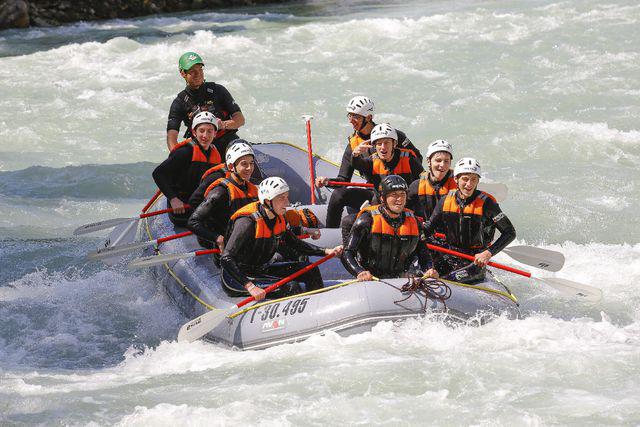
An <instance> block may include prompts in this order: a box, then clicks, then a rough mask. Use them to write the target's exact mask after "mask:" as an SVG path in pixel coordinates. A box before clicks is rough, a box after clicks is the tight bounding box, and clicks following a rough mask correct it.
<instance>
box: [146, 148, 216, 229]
mask: <svg viewBox="0 0 640 427" xmlns="http://www.w3.org/2000/svg"><path fill="white" fill-rule="evenodd" d="M194 150H198V152H194ZM196 157H201V158H200V159H195V158H196ZM214 159H217V161H219V160H220V155H219V153H216V148H215V147H214V146H213V145H211V146H210V147H209V148H208V149H207V150H203V149H202V147H201V146H200V145H199V144H198V143H196V142H191V143H184V144H181V145H178V146H176V148H174V149H173V150H172V151H171V153H169V157H167V158H166V159H165V160H164V161H163V162H162V163H160V164H159V165H158V166H157V167H156V168H155V169H154V170H153V180H154V181H155V182H156V185H157V186H158V188H159V189H160V191H162V194H164V195H165V197H166V198H167V204H169V203H168V202H169V201H170V200H171V199H173V198H174V197H177V198H178V199H180V200H181V201H182V202H183V203H188V200H189V198H190V197H191V194H192V193H193V191H194V190H195V189H196V188H197V187H198V184H199V183H200V177H201V176H202V174H203V173H204V172H205V171H206V170H208V169H209V168H210V167H212V166H213V165H214V164H216V160H214ZM190 214H191V211H190V210H188V211H187V212H185V213H184V214H182V215H176V214H173V213H169V218H170V219H171V221H173V223H174V224H176V225H180V226H184V225H186V221H187V219H188V218H189V215H190Z"/></svg>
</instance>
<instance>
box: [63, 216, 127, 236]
mask: <svg viewBox="0 0 640 427" xmlns="http://www.w3.org/2000/svg"><path fill="white" fill-rule="evenodd" d="M136 219H137V218H113V219H107V220H104V221H99V222H92V223H91V224H85V225H81V226H80V227H78V228H76V229H75V230H73V235H74V236H78V235H80V234H87V233H93V232H94V231H99V230H106V229H107V228H112V227H115V226H116V225H120V224H124V223H125V222H127V221H135V220H136Z"/></svg>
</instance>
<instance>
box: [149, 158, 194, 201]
mask: <svg viewBox="0 0 640 427" xmlns="http://www.w3.org/2000/svg"><path fill="white" fill-rule="evenodd" d="M190 161H191V151H190V150H188V149H185V150H183V149H178V150H176V151H173V152H171V153H170V154H169V157H167V158H166V159H165V161H164V162H162V163H160V164H159V165H158V166H157V167H156V168H155V169H154V170H153V180H154V181H155V182H156V185H157V186H158V188H159V189H160V191H162V194H164V195H165V196H166V198H167V200H171V199H173V198H174V197H177V196H178V195H177V194H176V192H175V182H176V177H177V176H178V175H179V174H180V172H181V171H185V170H187V168H188V167H189V162H190Z"/></svg>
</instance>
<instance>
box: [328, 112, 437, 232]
mask: <svg viewBox="0 0 640 427" xmlns="http://www.w3.org/2000/svg"><path fill="white" fill-rule="evenodd" d="M364 147H365V144H364V143H363V144H361V145H360V146H358V147H357V148H356V149H355V150H353V153H352V155H351V164H352V165H353V166H354V167H355V168H356V169H358V170H359V171H361V172H362V173H363V174H364V175H365V176H366V177H367V181H368V182H370V183H372V184H373V188H378V187H379V186H380V183H381V182H382V179H383V178H384V177H385V176H387V175H400V176H401V177H402V179H404V180H405V182H413V181H414V180H415V179H417V178H418V177H419V176H420V174H421V173H422V172H423V171H424V168H423V167H422V165H421V164H420V161H419V160H418V158H417V157H415V156H414V155H413V154H412V153H411V150H407V149H404V148H398V133H397V132H396V130H395V129H394V128H393V127H392V126H391V125H390V124H389V123H380V124H377V125H375V126H374V127H373V129H372V130H371V147H375V152H374V153H373V154H371V155H370V156H367V155H366V152H365V150H366V148H364ZM374 197H375V196H374V191H373V190H371V192H370V197H369V199H370V200H371V202H373V203H375V199H374ZM355 219H356V214H350V215H346V216H345V217H344V218H342V220H341V222H340V227H341V228H342V238H343V242H345V243H346V238H347V236H348V235H349V233H350V232H351V227H352V226H353V222H354V221H355Z"/></svg>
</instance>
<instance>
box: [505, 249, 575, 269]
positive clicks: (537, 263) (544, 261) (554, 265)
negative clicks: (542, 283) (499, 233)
mask: <svg viewBox="0 0 640 427" xmlns="http://www.w3.org/2000/svg"><path fill="white" fill-rule="evenodd" d="M502 252H504V253H505V254H507V255H509V256H510V257H511V258H513V259H515V260H516V261H518V262H521V263H523V264H527V265H530V266H532V267H538V268H541V269H543V270H547V271H560V270H561V269H562V267H563V266H564V255H562V254H561V253H560V252H556V251H552V250H549V249H542V248H536V247H535V246H509V247H508V248H505V249H503V250H502Z"/></svg>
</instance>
